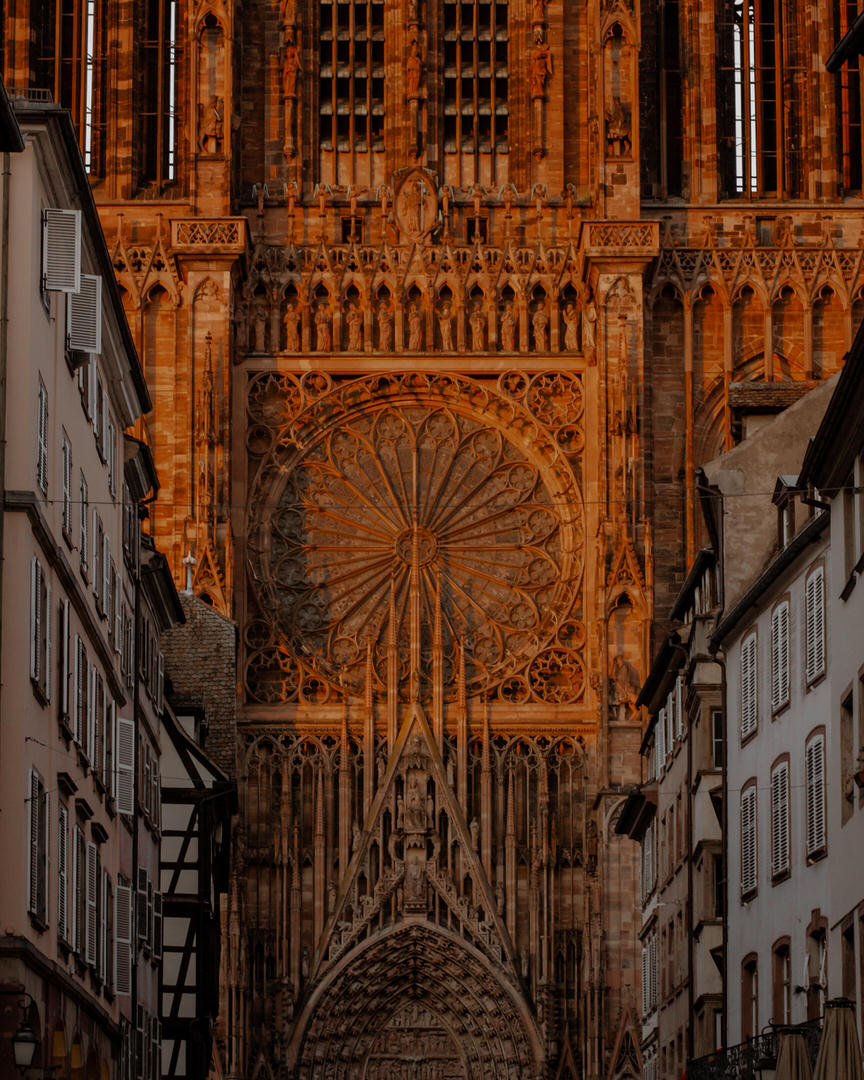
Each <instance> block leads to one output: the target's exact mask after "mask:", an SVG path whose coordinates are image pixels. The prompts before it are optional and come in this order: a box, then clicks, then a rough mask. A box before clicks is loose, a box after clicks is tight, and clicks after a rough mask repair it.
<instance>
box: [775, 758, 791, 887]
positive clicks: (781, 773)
mask: <svg viewBox="0 0 864 1080" xmlns="http://www.w3.org/2000/svg"><path fill="white" fill-rule="evenodd" d="M788 869H789V763H788V762H787V761H781V762H780V763H779V764H778V765H776V766H775V767H774V768H773V769H772V771H771V876H772V877H775V878H776V877H780V876H781V875H782V874H785V873H786V871H787V870H788Z"/></svg>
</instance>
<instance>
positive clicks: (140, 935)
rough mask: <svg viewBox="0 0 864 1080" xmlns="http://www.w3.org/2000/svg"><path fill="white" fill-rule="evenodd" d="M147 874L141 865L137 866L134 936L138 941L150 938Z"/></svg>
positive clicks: (146, 940) (145, 940)
mask: <svg viewBox="0 0 864 1080" xmlns="http://www.w3.org/2000/svg"><path fill="white" fill-rule="evenodd" d="M149 880H150V878H149V874H148V873H147V870H146V869H145V868H144V867H143V866H139V867H138V884H137V888H136V890H135V937H136V938H137V939H138V940H139V941H144V942H149V940H150V910H149V907H148V903H147V889H148V885H149Z"/></svg>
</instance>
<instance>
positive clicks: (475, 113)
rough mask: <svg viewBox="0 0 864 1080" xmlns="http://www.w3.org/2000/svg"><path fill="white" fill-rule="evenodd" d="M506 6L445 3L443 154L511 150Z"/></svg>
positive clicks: (458, 0) (483, 0) (468, 0)
mask: <svg viewBox="0 0 864 1080" xmlns="http://www.w3.org/2000/svg"><path fill="white" fill-rule="evenodd" d="M507 65H508V25H507V4H506V2H504V3H501V2H500V0H499V2H498V3H496V2H495V0H492V2H489V0H445V2H444V152H445V153H446V154H457V153H463V154H465V153H471V154H477V153H491V152H493V151H495V152H498V153H500V152H502V151H506V150H507V149H508V145H507V138H508V117H507V82H508V78H509V72H508V66H507Z"/></svg>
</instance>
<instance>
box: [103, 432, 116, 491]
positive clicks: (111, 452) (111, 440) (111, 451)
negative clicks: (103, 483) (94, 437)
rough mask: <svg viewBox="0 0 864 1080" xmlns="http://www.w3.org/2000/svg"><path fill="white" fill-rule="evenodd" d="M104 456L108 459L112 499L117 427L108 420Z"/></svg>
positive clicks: (114, 482)
mask: <svg viewBox="0 0 864 1080" xmlns="http://www.w3.org/2000/svg"><path fill="white" fill-rule="evenodd" d="M105 457H106V459H107V461H108V490H109V491H110V492H111V498H112V499H113V498H114V497H115V496H116V494H117V429H116V428H115V427H114V424H113V423H112V421H110V420H109V421H108V441H107V443H106V446H105Z"/></svg>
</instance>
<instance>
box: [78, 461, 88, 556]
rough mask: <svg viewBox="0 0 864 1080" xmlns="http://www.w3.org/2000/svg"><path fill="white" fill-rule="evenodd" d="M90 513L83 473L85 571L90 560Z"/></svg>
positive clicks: (82, 547)
mask: <svg viewBox="0 0 864 1080" xmlns="http://www.w3.org/2000/svg"><path fill="white" fill-rule="evenodd" d="M89 515H90V507H89V505H88V500H87V481H86V480H85V479H84V474H83V473H82V474H81V545H80V546H81V566H82V567H83V569H84V571H85V573H86V571H87V566H88V563H89V560H90V544H89V539H90V534H89V525H90V523H89V521H88V520H87V519H88V517H89Z"/></svg>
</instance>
